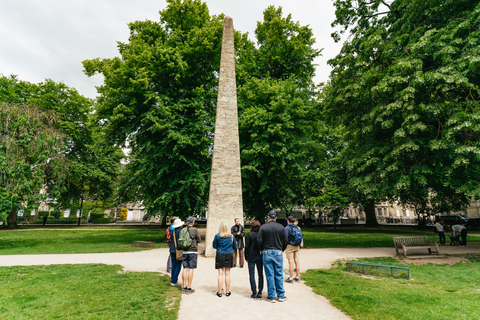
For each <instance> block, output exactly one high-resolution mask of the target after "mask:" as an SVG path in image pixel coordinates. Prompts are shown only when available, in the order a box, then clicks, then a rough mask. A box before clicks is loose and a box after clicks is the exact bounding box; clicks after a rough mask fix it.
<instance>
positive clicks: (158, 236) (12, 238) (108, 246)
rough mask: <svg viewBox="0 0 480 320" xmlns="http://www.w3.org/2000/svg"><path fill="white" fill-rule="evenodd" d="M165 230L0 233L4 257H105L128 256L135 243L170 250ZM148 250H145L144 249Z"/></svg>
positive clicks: (0, 247) (104, 229)
mask: <svg viewBox="0 0 480 320" xmlns="http://www.w3.org/2000/svg"><path fill="white" fill-rule="evenodd" d="M164 237H165V230H138V229H130V230H127V229H110V228H101V229H97V230H82V229H76V228H72V229H68V230H63V229H49V230H35V229H28V230H22V231H2V232H0V254H51V253H63V254H65V253H105V252H128V251H139V250H142V249H139V248H132V241H153V242H156V243H157V245H156V247H157V248H163V247H165V248H166V247H167V243H166V242H165V241H164ZM143 250H145V249H143Z"/></svg>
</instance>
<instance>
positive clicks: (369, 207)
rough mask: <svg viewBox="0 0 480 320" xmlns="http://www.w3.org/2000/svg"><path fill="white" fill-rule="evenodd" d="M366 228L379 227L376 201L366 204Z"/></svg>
mask: <svg viewBox="0 0 480 320" xmlns="http://www.w3.org/2000/svg"><path fill="white" fill-rule="evenodd" d="M365 226H366V227H378V221H377V216H376V215H375V201H369V202H367V203H366V204H365Z"/></svg>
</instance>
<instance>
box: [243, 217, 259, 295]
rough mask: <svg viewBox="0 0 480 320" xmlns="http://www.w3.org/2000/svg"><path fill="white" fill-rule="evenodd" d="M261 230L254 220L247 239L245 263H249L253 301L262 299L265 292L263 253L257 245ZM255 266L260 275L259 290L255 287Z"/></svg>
mask: <svg viewBox="0 0 480 320" xmlns="http://www.w3.org/2000/svg"><path fill="white" fill-rule="evenodd" d="M259 229H260V221H258V220H253V221H252V224H251V225H250V232H249V233H248V235H247V238H246V239H245V261H247V263H248V273H249V274H250V288H251V289H252V295H251V297H252V298H253V299H255V300H256V299H259V300H261V299H262V290H263V261H262V255H261V251H260V249H259V248H258V244H257V234H258V230H259ZM255 266H257V273H258V290H257V286H256V285H255Z"/></svg>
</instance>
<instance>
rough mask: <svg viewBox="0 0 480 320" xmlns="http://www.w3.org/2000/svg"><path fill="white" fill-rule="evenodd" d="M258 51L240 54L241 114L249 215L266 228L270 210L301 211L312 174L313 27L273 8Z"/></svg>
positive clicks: (315, 117) (251, 47)
mask: <svg viewBox="0 0 480 320" xmlns="http://www.w3.org/2000/svg"><path fill="white" fill-rule="evenodd" d="M263 17H264V20H263V21H262V22H258V23H257V28H256V30H255V35H256V39H257V43H256V44H253V43H249V42H247V41H244V42H242V43H241V44H240V46H239V49H238V51H239V58H238V64H239V66H238V67H237V69H239V73H238V76H237V78H238V81H237V83H238V84H239V86H238V107H239V131H240V150H241V163H242V184H243V200H244V209H245V211H246V213H247V215H249V216H251V217H256V218H259V219H261V220H263V219H264V218H265V216H266V213H267V212H268V211H269V210H271V209H277V208H281V209H282V210H283V211H284V212H288V211H290V210H291V209H292V208H293V207H294V206H297V205H302V204H304V200H305V197H306V190H305V188H304V184H303V179H304V177H305V175H307V172H308V171H311V172H313V171H315V170H316V169H317V168H316V167H315V164H317V163H316V162H315V161H313V159H314V158H315V156H316V155H317V154H318V151H317V149H318V143H317V141H316V140H315V139H316V138H317V136H318V125H319V113H318V109H317V107H316V105H317V104H316V96H317V93H316V91H315V84H314V82H313V76H314V74H315V73H314V71H315V65H314V62H313V60H314V59H315V58H316V57H317V56H318V55H319V54H320V50H317V49H315V48H313V45H314V44H315V39H314V38H313V33H312V30H311V29H310V28H309V27H308V26H300V24H299V23H298V22H294V21H292V17H291V15H287V16H286V17H284V16H283V12H282V8H281V7H278V8H275V7H274V6H269V7H268V8H267V9H266V10H265V11H264V13H263Z"/></svg>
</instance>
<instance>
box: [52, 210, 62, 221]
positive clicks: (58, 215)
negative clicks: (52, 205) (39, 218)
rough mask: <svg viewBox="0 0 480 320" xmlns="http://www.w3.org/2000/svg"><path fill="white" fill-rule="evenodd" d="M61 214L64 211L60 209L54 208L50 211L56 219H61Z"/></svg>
mask: <svg viewBox="0 0 480 320" xmlns="http://www.w3.org/2000/svg"><path fill="white" fill-rule="evenodd" d="M61 214H62V212H61V211H60V210H54V211H52V212H51V213H50V215H51V216H53V218H54V219H59V218H60V215H61Z"/></svg>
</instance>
